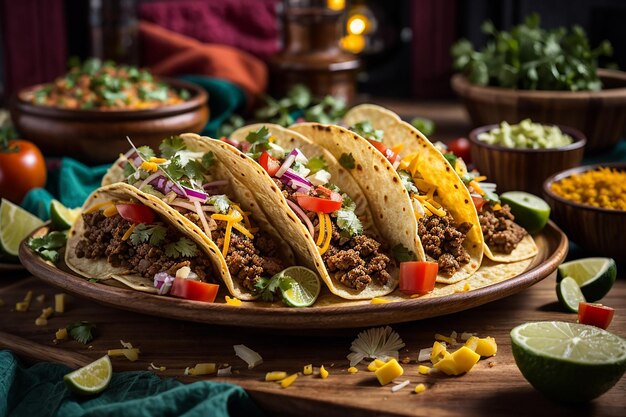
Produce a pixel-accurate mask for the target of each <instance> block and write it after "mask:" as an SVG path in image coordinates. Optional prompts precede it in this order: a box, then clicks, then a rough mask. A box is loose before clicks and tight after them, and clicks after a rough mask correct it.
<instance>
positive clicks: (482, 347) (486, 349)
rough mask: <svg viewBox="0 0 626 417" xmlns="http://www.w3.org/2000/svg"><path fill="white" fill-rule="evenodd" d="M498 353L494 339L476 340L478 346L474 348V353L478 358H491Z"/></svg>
mask: <svg viewBox="0 0 626 417" xmlns="http://www.w3.org/2000/svg"><path fill="white" fill-rule="evenodd" d="M497 351H498V345H497V344H496V339H494V338H493V337H484V338H480V339H478V344H477V346H476V353H478V354H479V355H480V356H493V355H495V354H496V352H497Z"/></svg>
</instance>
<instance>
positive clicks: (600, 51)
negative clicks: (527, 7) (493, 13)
mask: <svg viewBox="0 0 626 417" xmlns="http://www.w3.org/2000/svg"><path fill="white" fill-rule="evenodd" d="M539 25H540V17H539V15H538V14H536V13H535V14H532V15H530V16H528V17H527V18H526V20H525V21H524V23H523V24H520V25H518V26H515V27H513V28H512V29H511V31H510V32H505V31H497V30H496V28H495V26H494V25H493V23H492V22H491V21H485V22H484V23H483V24H482V27H481V29H482V31H483V32H484V33H485V34H487V35H489V37H490V40H489V41H488V42H487V45H486V46H485V47H484V48H483V49H482V50H481V51H477V50H475V49H474V47H473V46H472V44H471V43H470V42H469V41H468V40H466V39H461V40H459V41H458V42H457V43H455V44H454V45H453V46H452V50H451V52H452V56H453V58H454V68H455V69H457V70H461V71H463V72H464V73H465V74H467V76H468V78H469V80H470V82H472V83H473V84H478V85H492V86H498V87H504V88H518V89H522V90H569V91H584V90H600V89H601V88H602V83H601V81H600V79H599V78H598V75H597V71H596V70H597V68H598V58H599V57H600V56H610V55H612V53H613V48H612V47H611V44H610V43H609V42H608V41H606V40H605V41H603V42H602V43H601V44H600V45H599V46H598V47H597V48H595V49H591V47H590V46H589V40H588V38H587V35H586V33H585V31H584V30H583V29H582V28H581V27H580V26H573V27H572V28H571V29H570V30H568V29H566V28H563V27H560V28H557V29H542V28H541V27H539Z"/></svg>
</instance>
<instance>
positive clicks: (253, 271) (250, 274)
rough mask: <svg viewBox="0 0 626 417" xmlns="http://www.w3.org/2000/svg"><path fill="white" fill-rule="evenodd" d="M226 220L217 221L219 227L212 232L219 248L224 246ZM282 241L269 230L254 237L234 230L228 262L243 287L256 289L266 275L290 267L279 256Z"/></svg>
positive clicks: (231, 235) (234, 277)
mask: <svg viewBox="0 0 626 417" xmlns="http://www.w3.org/2000/svg"><path fill="white" fill-rule="evenodd" d="M225 232H226V222H216V229H215V230H213V231H212V232H211V235H212V236H211V237H212V239H213V241H214V242H215V243H216V244H217V246H218V247H219V248H223V247H224V235H225ZM277 254H278V245H277V244H276V242H275V241H274V239H272V238H271V237H269V236H268V235H267V234H265V233H263V232H257V233H256V234H255V238H254V240H250V239H248V238H247V237H245V236H243V235H241V234H240V233H239V232H238V231H236V230H234V229H233V230H232V232H231V234H230V244H229V246H228V252H227V253H226V264H227V265H228V270H229V271H230V274H231V275H232V277H233V279H234V280H235V281H236V282H238V283H239V284H240V285H241V286H242V287H243V288H245V289H247V290H249V291H251V292H253V293H254V292H256V291H258V288H257V287H256V286H255V284H256V283H257V282H258V281H259V280H260V279H261V278H263V277H272V276H274V275H275V274H277V273H279V272H280V271H282V270H283V269H285V268H286V267H287V264H286V263H285V262H284V261H283V260H282V259H279V258H278V257H276V255H277Z"/></svg>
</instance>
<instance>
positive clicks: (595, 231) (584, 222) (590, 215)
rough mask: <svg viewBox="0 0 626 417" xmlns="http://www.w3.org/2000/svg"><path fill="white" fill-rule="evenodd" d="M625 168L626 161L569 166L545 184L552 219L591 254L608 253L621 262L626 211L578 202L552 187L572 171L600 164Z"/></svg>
mask: <svg viewBox="0 0 626 417" xmlns="http://www.w3.org/2000/svg"><path fill="white" fill-rule="evenodd" d="M600 166H602V167H611V168H616V169H618V170H621V171H624V170H626V162H618V163H606V164H595V165H586V166H582V167H577V168H573V169H568V170H566V171H563V172H559V173H558V174H555V175H553V176H551V177H550V178H548V179H547V180H546V181H545V182H544V183H543V195H544V198H545V200H546V201H547V202H548V204H549V205H550V207H551V209H552V212H551V217H552V219H553V220H554V221H555V222H556V223H557V224H558V225H559V226H560V227H561V228H562V229H563V231H565V233H566V234H567V236H568V237H569V238H570V239H571V240H573V241H574V242H576V243H577V244H578V245H580V246H582V247H583V248H585V249H586V250H587V251H589V254H590V255H591V254H598V255H602V256H609V257H611V258H613V259H615V260H616V261H618V262H625V261H626V211H624V210H609V209H603V208H599V207H593V206H588V205H586V204H580V203H575V202H573V201H571V200H567V199H565V198H563V197H561V196H559V195H556V194H555V193H554V192H553V191H552V190H551V188H550V187H551V186H552V184H553V183H554V182H556V181H559V180H561V179H563V178H565V177H568V176H570V175H572V174H578V173H581V172H585V171H589V170H592V169H595V168H598V167H600Z"/></svg>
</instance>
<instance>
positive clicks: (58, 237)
mask: <svg viewBox="0 0 626 417" xmlns="http://www.w3.org/2000/svg"><path fill="white" fill-rule="evenodd" d="M66 242H67V234H66V232H59V231H54V232H50V233H48V234H47V235H45V236H42V237H32V238H30V239H29V240H28V243H27V245H28V247H29V248H30V249H32V250H33V251H35V253H37V255H39V256H40V257H42V258H43V259H45V260H47V261H50V262H52V263H56V262H57V261H58V260H59V250H60V249H61V248H63V247H65V243H66Z"/></svg>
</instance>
